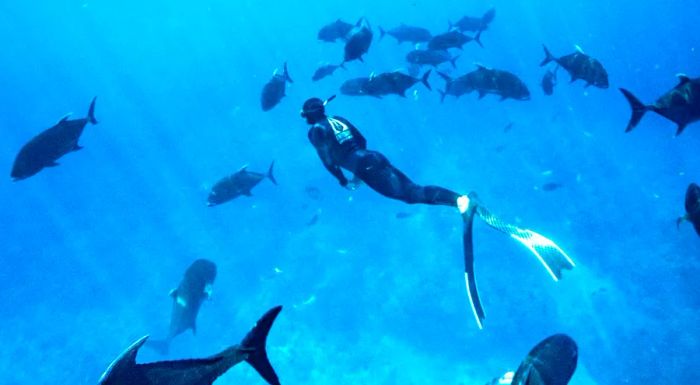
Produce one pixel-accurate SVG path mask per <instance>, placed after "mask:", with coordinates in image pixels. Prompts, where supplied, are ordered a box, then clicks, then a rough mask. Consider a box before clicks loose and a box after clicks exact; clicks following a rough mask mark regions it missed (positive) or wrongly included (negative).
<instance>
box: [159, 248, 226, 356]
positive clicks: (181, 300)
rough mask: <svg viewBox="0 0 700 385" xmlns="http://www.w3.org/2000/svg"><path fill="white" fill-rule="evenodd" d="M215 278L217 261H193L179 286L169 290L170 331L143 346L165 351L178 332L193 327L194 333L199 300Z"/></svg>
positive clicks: (209, 294)
mask: <svg viewBox="0 0 700 385" xmlns="http://www.w3.org/2000/svg"><path fill="white" fill-rule="evenodd" d="M214 279H216V264H214V262H211V261H208V260H206V259H198V260H196V261H194V262H193V263H192V264H191V265H190V267H188V268H187V270H186V271H185V276H184V277H183V278H182V281H181V282H180V285H179V286H178V287H177V288H176V289H173V290H171V291H170V297H172V299H173V309H172V312H171V315H170V331H169V332H168V336H167V337H166V338H165V339H164V340H150V341H148V343H147V344H146V346H148V347H151V348H153V349H155V350H156V351H158V352H159V353H160V354H167V353H168V350H169V348H170V341H171V340H172V339H173V338H175V336H177V335H178V334H181V333H183V332H185V331H186V330H188V329H192V333H193V334H196V333H197V315H198V314H199V309H200V307H201V306H202V303H203V302H204V301H205V300H207V299H209V298H210V297H211V293H212V288H211V287H212V285H213V284H214Z"/></svg>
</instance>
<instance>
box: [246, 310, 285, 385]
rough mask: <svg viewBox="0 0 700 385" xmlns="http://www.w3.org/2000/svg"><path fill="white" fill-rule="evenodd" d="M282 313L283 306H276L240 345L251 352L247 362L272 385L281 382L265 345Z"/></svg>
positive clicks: (278, 384)
mask: <svg viewBox="0 0 700 385" xmlns="http://www.w3.org/2000/svg"><path fill="white" fill-rule="evenodd" d="M280 311H282V306H275V307H273V308H272V309H270V310H268V311H267V313H265V314H264V315H263V316H262V317H261V318H260V319H259V320H258V322H257V323H256V324H255V326H253V329H251V330H250V332H248V334H247V335H246V336H245V338H243V341H241V344H240V346H241V349H243V350H249V351H250V354H249V355H248V357H247V358H246V362H247V363H248V364H250V366H252V367H253V369H255V371H256V372H258V374H260V376H261V377H262V378H263V379H264V380H265V381H267V383H268V384H270V385H280V380H279V378H278V377H277V373H275V369H274V368H273V367H272V364H271V363H270V360H269V359H268V358H267V351H266V349H265V345H266V343H267V335H268V333H269V332H270V328H271V327H272V324H273V323H274V322H275V318H277V315H278V314H279V313H280Z"/></svg>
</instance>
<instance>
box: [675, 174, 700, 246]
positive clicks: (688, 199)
mask: <svg viewBox="0 0 700 385" xmlns="http://www.w3.org/2000/svg"><path fill="white" fill-rule="evenodd" d="M683 221H688V222H690V223H692V224H693V227H694V228H695V232H696V233H698V235H699V236H700V186H698V185H697V184H695V183H691V184H690V185H688V189H687V190H686V192H685V215H683V216H682V217H680V218H678V220H677V221H676V227H680V225H681V223H683Z"/></svg>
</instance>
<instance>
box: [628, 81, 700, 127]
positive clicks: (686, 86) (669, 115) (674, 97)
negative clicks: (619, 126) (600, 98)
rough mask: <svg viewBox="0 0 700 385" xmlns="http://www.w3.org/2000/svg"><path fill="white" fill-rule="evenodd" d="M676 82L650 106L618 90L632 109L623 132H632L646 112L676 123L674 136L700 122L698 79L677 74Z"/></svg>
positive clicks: (699, 88)
mask: <svg viewBox="0 0 700 385" xmlns="http://www.w3.org/2000/svg"><path fill="white" fill-rule="evenodd" d="M678 80H679V82H678V84H677V85H676V86H675V87H673V88H672V89H671V90H670V91H668V92H666V93H665V94H663V95H661V97H660V98H658V99H657V100H656V102H654V104H652V105H644V104H643V103H642V102H640V101H639V99H637V98H636V97H635V96H634V95H632V93H631V92H629V91H627V90H626V89H624V88H620V91H622V94H623V95H625V97H626V98H627V101H628V102H629V103H630V106H631V107H632V118H630V121H629V123H628V124H627V128H626V129H625V132H630V131H632V129H633V128H634V127H636V126H637V124H638V123H639V121H640V120H642V117H643V116H644V113H646V112H647V111H654V112H656V113H657V114H659V115H661V116H663V117H664V118H666V119H668V120H670V121H672V122H674V123H676V125H677V126H678V128H677V129H676V135H680V134H681V133H682V132H683V130H684V129H685V127H686V126H687V125H688V124H690V123H693V122H697V121H698V120H700V78H695V79H691V78H689V77H688V76H686V75H683V74H679V75H678Z"/></svg>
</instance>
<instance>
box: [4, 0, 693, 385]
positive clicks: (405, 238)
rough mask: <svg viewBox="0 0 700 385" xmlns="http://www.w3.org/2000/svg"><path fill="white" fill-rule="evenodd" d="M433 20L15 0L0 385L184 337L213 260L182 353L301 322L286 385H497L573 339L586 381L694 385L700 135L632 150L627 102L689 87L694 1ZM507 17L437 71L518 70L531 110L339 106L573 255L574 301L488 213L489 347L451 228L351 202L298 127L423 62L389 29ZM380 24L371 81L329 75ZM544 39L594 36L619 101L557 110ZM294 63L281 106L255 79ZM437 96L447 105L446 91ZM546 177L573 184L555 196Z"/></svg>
mask: <svg viewBox="0 0 700 385" xmlns="http://www.w3.org/2000/svg"><path fill="white" fill-rule="evenodd" d="M439 3H440V6H439V7H438V6H436V2H434V1H428V0H412V1H394V0H392V1H377V0H372V1H369V0H354V1H342V2H333V1H318V0H311V1H304V2H299V1H284V2H283V1H279V2H262V1H253V0H237V1H224V0H216V1H213V0H201V1H190V2H184V1H162V0H159V1H133V0H122V1H118V2H117V1H113V2H105V1H96V0H77V1H69V0H54V1H32V2H29V1H4V2H0V47H2V50H1V51H0V92H1V94H0V98H1V103H0V116H1V118H0V119H1V122H2V123H1V127H2V136H3V140H2V141H0V166H1V167H0V168H2V169H4V170H6V178H5V181H4V182H2V183H0V210H1V213H2V225H1V228H2V232H0V244H2V245H3V247H2V249H3V252H2V264H0V304H1V306H0V343H1V346H2V349H0V383H3V384H6V385H20V384H28V383H31V384H94V383H96V382H97V380H98V378H99V376H100V374H101V373H102V371H103V370H104V368H106V366H107V365H108V364H109V362H110V361H111V360H112V359H113V358H114V357H115V356H116V355H117V354H118V353H119V352H120V351H121V350H122V349H124V348H125V347H126V346H128V345H129V344H130V343H131V342H132V341H133V340H135V339H136V338H138V337H140V336H142V335H144V334H151V335H153V336H154V337H162V336H163V335H165V333H166V331H167V323H168V319H169V313H170V306H171V300H170V298H169V297H168V296H167V294H168V291H169V290H170V289H171V288H173V287H175V286H176V285H177V283H178V282H179V280H180V279H181V277H182V274H183V273H184V270H185V269H186V268H187V266H188V265H189V264H190V263H191V262H192V261H194V260H195V259H197V258H207V259H210V260H212V261H214V262H216V264H217V265H218V272H219V273H218V276H217V281H216V282H215V283H214V295H213V298H212V301H210V302H207V303H205V304H204V306H203V308H202V310H201V313H200V316H199V319H198V333H197V335H196V336H194V337H193V336H192V334H191V333H189V332H188V333H185V334H184V335H182V336H180V337H178V338H176V339H175V340H174V342H173V346H172V352H171V356H170V358H182V357H199V356H206V355H209V354H212V353H214V352H217V351H219V350H220V349H223V348H224V347H226V346H228V345H230V344H233V343H237V342H238V341H239V339H240V338H241V337H243V335H244V334H245V332H246V331H247V330H248V329H249V327H250V326H251V325H252V323H253V322H254V321H255V320H256V319H257V318H258V317H259V316H260V315H262V313H263V312H264V311H265V310H267V309H268V308H270V307H272V306H274V305H277V304H282V305H284V306H285V309H284V310H283V311H282V313H281V314H280V317H279V319H278V321H277V323H276V325H275V326H274V328H273V330H272V332H271V335H270V339H269V341H268V343H269V355H270V359H271V361H272V363H273V365H274V366H275V368H276V369H277V372H278V374H279V376H280V379H281V381H282V383H283V384H315V385H323V384H365V385H372V384H400V383H401V384H417V383H422V384H426V383H435V384H465V385H471V384H483V383H485V382H487V381H488V380H490V379H491V378H493V377H495V376H499V375H501V374H502V373H503V372H504V371H506V370H508V369H510V370H514V369H515V368H516V366H517V365H518V363H519V361H520V360H521V359H522V358H523V357H524V356H525V354H526V353H527V351H528V350H529V349H530V348H531V347H532V346H534V344H535V343H537V342H538V341H539V340H541V339H543V338H544V337H546V336H548V335H551V334H554V333H557V332H563V333H568V334H570V335H571V336H573V337H574V338H575V339H576V340H577V342H578V343H579V349H580V359H579V368H578V370H577V372H576V374H575V375H574V378H573V380H572V382H571V383H572V384H574V385H582V384H621V383H637V384H648V383H659V384H677V383H683V382H687V383H690V382H691V381H695V378H696V376H697V375H696V374H695V368H696V366H697V357H698V356H700V329H698V325H699V324H700V309H699V308H700V284H699V283H698V280H697V276H698V273H700V262H699V258H698V257H699V256H700V239H698V236H697V235H696V234H695V233H694V231H693V230H692V227H691V226H690V225H688V224H685V225H683V226H681V228H680V230H677V229H676V227H675V224H674V221H675V219H676V218H677V217H678V216H679V215H681V214H682V212H683V197H684V194H685V189H686V187H687V185H688V184H689V183H690V182H692V181H695V182H700V173H699V172H698V170H700V157H699V156H698V143H700V125H699V124H695V125H691V126H689V127H688V128H687V129H686V131H685V133H683V135H681V136H679V137H675V138H674V137H673V133H674V132H675V126H674V124H673V123H671V122H669V121H667V120H665V119H663V118H661V117H659V116H657V115H654V114H649V115H648V116H645V117H644V119H643V120H642V122H641V123H640V125H639V126H638V127H637V128H636V129H635V130H634V131H633V132H631V133H628V134H625V133H624V128H625V125H626V124H627V121H628V119H629V116H630V110H629V106H628V104H627V102H626V101H625V99H624V98H623V97H622V95H621V94H620V93H619V92H618V91H617V87H625V88H628V89H630V90H631V91H632V92H633V93H635V95H637V96H638V97H639V98H640V99H641V100H643V101H644V102H647V103H650V102H652V101H653V100H655V99H656V97H658V96H659V95H661V94H662V93H663V92H665V91H666V90H668V89H670V88H671V87H673V86H674V85H675V84H676V82H677V80H676V78H675V76H674V75H675V74H676V73H679V72H684V73H687V74H688V75H689V76H691V77H697V76H699V75H700V66H699V65H698V63H700V34H698V33H697V15H699V14H700V3H698V2H697V1H689V0H686V1H670V2H658V1H657V2H654V1H646V2H645V1H642V2H639V1H631V0H620V1H590V0H589V1H574V0H569V1H564V2H563V1H552V0H546V1H539V2H532V1H529V0H508V1H506V0H502V1H492V2H489V3H482V2H466V3H465V2H463V1H455V0H449V1H441V2H439ZM535 4H536V5H535ZM491 6H495V7H496V18H495V20H494V22H493V23H492V25H491V27H490V29H489V30H487V31H486V32H484V34H483V36H482V41H483V43H484V46H485V48H483V49H482V48H479V47H478V46H477V45H475V44H473V43H472V44H469V45H467V46H466V47H465V49H464V51H463V52H461V53H460V55H461V57H460V59H459V60H458V68H457V69H456V70H453V69H451V68H450V67H449V65H448V66H446V67H442V68H443V69H444V70H445V71H447V72H449V73H452V74H454V75H460V74H463V73H466V72H468V71H471V70H472V69H473V68H474V66H473V63H474V62H479V63H483V64H485V65H487V66H492V67H496V68H499V69H504V70H509V71H511V72H514V73H516V74H518V75H519V76H520V77H521V78H522V79H523V80H524V81H525V82H526V83H527V84H528V86H529V88H530V91H531V93H532V96H533V97H532V100H530V101H525V102H519V101H513V100H508V101H504V102H499V101H498V99H497V98H496V97H494V96H488V97H486V98H484V99H482V100H478V99H477V97H476V95H475V94H472V95H466V96H464V97H462V98H460V99H457V100H455V99H454V98H451V97H448V98H447V99H446V100H445V102H444V103H442V104H441V103H440V98H439V95H438V94H437V92H428V91H427V90H426V89H424V88H423V87H422V86H421V85H420V84H418V85H417V86H416V88H415V90H416V93H415V94H414V93H413V91H410V93H411V95H410V96H409V97H408V98H406V99H402V98H398V97H386V98H384V99H382V100H378V99H375V98H351V97H344V96H339V97H338V99H337V100H336V101H334V102H333V103H332V104H330V105H329V110H330V112H331V113H337V114H339V115H342V116H345V117H346V118H348V119H350V120H351V121H352V122H353V123H355V124H356V125H357V127H358V128H359V129H360V130H361V131H362V132H363V134H364V136H365V137H366V138H367V140H368V144H369V147H370V148H372V149H377V150H381V151H382V152H383V153H385V154H386V155H387V157H388V158H389V159H390V160H391V161H392V162H393V163H394V164H395V165H396V166H397V167H399V168H401V169H402V170H403V171H405V173H406V174H407V175H409V176H410V177H411V178H413V179H414V180H415V181H416V182H419V183H424V184H439V185H444V186H445V187H449V188H452V189H455V190H457V191H461V192H468V191H471V190H474V191H477V192H478V193H479V195H480V197H481V198H482V200H483V201H485V202H486V203H487V205H488V207H489V208H490V209H491V210H492V211H493V212H494V213H497V214H499V215H500V216H502V217H503V218H504V219H507V220H509V221H512V222H514V223H517V224H519V225H521V226H524V227H527V228H531V229H534V230H536V231H538V232H541V233H542V234H544V235H546V236H549V237H551V238H552V239H554V240H555V241H556V242H557V243H558V244H559V245H561V247H562V248H564V249H565V250H566V251H567V252H568V253H569V255H570V256H571V257H572V258H573V259H574V260H575V262H576V263H577V268H576V269H575V270H573V271H571V272H566V273H565V276H564V279H563V280H561V281H560V282H557V283H555V282H553V281H552V280H551V279H550V278H549V277H548V275H547V273H546V272H545V270H544V269H543V268H542V267H541V266H540V265H539V263H538V262H537V260H536V259H535V258H534V257H533V256H532V255H531V254H529V252H528V251H527V250H526V249H525V248H523V247H522V246H520V245H518V244H516V243H515V242H514V241H512V240H511V239H509V238H508V237H507V236H504V235H503V234H500V233H497V232H495V231H493V230H491V229H490V228H488V227H487V226H485V225H483V223H480V222H477V224H476V228H475V234H474V235H475V242H476V270H477V278H478V282H479V288H480V292H481V295H482V297H483V301H484V306H485V308H486V312H487V318H486V323H485V329H484V330H481V331H480V330H478V329H477V327H476V325H475V323H474V320H473V316H472V314H471V310H470V309H469V303H468V301H467V298H466V293H465V289H464V282H463V273H462V271H463V270H462V269H463V265H462V257H461V255H462V250H461V222H460V219H459V216H458V214H457V213H456V210H454V209H450V208H445V207H429V206H409V205H406V204H403V203H401V202H396V201H390V200H388V199H386V198H384V197H382V196H380V195H379V194H377V193H375V192H373V191H371V190H370V189H369V188H367V187H366V186H364V187H362V188H361V189H360V190H358V191H356V192H349V191H347V190H344V189H342V188H341V187H340V186H338V184H337V182H336V181H335V179H334V178H333V177H332V176H331V175H330V174H328V173H327V172H326V170H325V169H324V168H323V167H322V166H321V163H320V161H319V160H318V158H317V155H316V153H315V151H314V149H313V148H312V146H311V145H310V144H309V143H308V141H307V138H306V129H307V126H306V125H305V124H304V122H303V120H301V119H300V118H299V113H298V111H299V108H300V106H301V104H302V103H303V101H304V100H305V99H306V98H308V97H311V96H318V97H328V96H330V95H331V94H333V93H336V92H338V87H339V85H340V84H341V83H342V81H343V80H345V79H347V78H350V77H357V76H366V75H368V74H370V73H371V72H373V71H374V72H381V71H387V70H393V69H396V68H402V67H405V62H404V56H405V54H406V53H407V52H409V51H410V50H411V49H412V47H411V46H410V45H409V44H404V45H402V46H399V45H397V44H396V42H395V40H394V39H393V38H390V37H386V38H384V39H383V40H381V41H380V40H379V39H378V37H379V36H378V35H379V33H378V28H377V26H379V25H381V26H383V27H385V28H391V27H394V26H396V25H398V24H399V23H401V22H405V23H408V24H413V25H420V26H424V27H426V28H429V29H431V30H432V31H434V32H435V33H437V32H442V31H445V30H446V29H447V25H448V20H452V21H455V20H457V19H458V18H459V17H461V16H463V15H465V14H471V15H480V14H481V13H483V12H484V11H486V10H487V9H488V8H490V7H491ZM361 16H365V17H367V19H368V20H369V21H370V23H371V24H372V26H373V27H374V30H375V40H374V42H373V44H372V47H371V48H370V51H369V54H368V55H367V56H366V60H365V63H364V64H363V63H359V62H352V63H348V64H347V68H348V69H347V71H343V70H342V69H340V70H338V72H336V74H335V76H334V77H332V78H328V79H324V80H322V81H320V82H317V83H313V82H311V80H310V79H311V75H312V74H313V72H314V70H315V69H316V68H317V67H318V66H319V64H320V63H322V62H333V63H337V62H339V61H340V60H341V59H342V45H341V44H328V43H322V42H320V41H318V40H316V33H317V31H318V29H319V28H320V27H321V26H322V25H324V24H326V23H328V22H331V21H333V20H335V19H336V18H338V17H342V18H343V19H345V20H348V21H355V20H357V19H358V18H359V17H361ZM543 43H545V44H547V46H548V47H549V49H550V50H551V51H552V52H553V53H554V54H555V55H564V54H568V53H571V52H573V50H574V45H576V44H578V45H579V46H580V47H582V48H583V49H584V50H585V51H586V53H588V54H590V55H591V56H593V57H596V58H597V59H599V60H600V61H601V62H602V63H603V65H604V66H605V67H606V69H607V71H608V73H609V75H610V83H611V87H610V89H607V90H601V89H597V88H592V87H591V88H587V89H586V88H584V87H583V84H582V82H580V81H579V82H576V83H574V84H568V79H567V76H566V74H565V72H563V71H560V72H559V80H560V83H559V85H558V86H557V87H556V89H555V94H554V95H553V96H551V97H546V96H544V95H543V93H542V91H541V89H540V87H539V81H540V79H541V76H542V75H543V73H544V69H543V68H540V67H539V66H538V64H539V62H540V61H541V60H542V58H543V57H544V54H543V51H542V44H543ZM285 61H287V62H288V63H289V71H290V75H291V76H292V78H293V79H294V80H295V83H294V84H292V85H290V86H289V87H288V89H287V97H286V98H284V99H283V100H282V102H281V104H280V105H278V106H277V107H276V108H275V109H273V110H272V111H270V112H268V113H263V112H262V111H261V108H260V91H261V89H262V86H263V85H264V84H265V82H267V80H268V79H269V78H270V76H271V75H272V72H273V70H274V69H275V68H280V69H281V67H282V64H283V63H284V62H285ZM431 82H432V84H433V88H434V89H436V88H437V89H441V88H442V87H443V82H442V80H441V79H439V77H438V76H436V75H435V74H433V75H432V76H431ZM95 95H97V96H98V99H97V106H96V116H97V119H98V120H99V121H100V124H99V125H96V126H88V127H87V128H86V130H85V132H84V134H83V137H82V139H81V144H82V145H83V146H84V147H85V148H84V149H83V150H81V151H79V152H76V153H71V154H68V155H66V156H65V157H64V158H62V159H61V160H60V161H59V163H60V164H61V165H60V166H59V167H55V168H51V169H46V170H44V171H42V172H41V173H39V174H38V175H36V176H34V177H32V178H29V179H27V180H23V181H20V182H14V183H13V182H11V181H10V178H9V172H10V169H11V166H12V162H13V161H14V157H15V155H16V153H17V151H18V150H19V149H20V148H21V146H22V145H23V144H24V143H25V142H26V141H27V140H29V139H30V138H31V137H32V136H34V135H36V134H37V133H38V132H40V131H41V130H43V129H45V128H47V127H49V126H51V125H53V124H54V123H55V122H57V121H58V119H60V118H61V117H62V116H63V115H64V114H65V113H66V112H69V111H73V112H74V116H75V117H82V116H84V115H85V113H86V112H87V108H88V104H89V102H90V100H91V98H92V97H93V96H95ZM509 123H513V126H512V129H511V130H510V131H508V132H504V127H505V126H506V125H508V124H509ZM272 160H276V170H275V173H276V178H277V180H278V181H279V186H274V185H272V184H271V183H270V182H269V181H263V182H262V183H261V184H260V185H259V186H258V187H257V188H256V189H255V190H254V191H253V194H254V196H253V197H252V198H248V197H242V198H239V199H237V200H235V201H233V202H230V203H227V204H225V205H222V206H218V207H214V208H207V207H206V205H205V202H206V196H207V193H208V191H209V190H208V189H209V187H211V186H212V185H213V184H214V183H215V182H216V181H217V180H218V179H219V178H221V177H223V176H225V175H227V174H230V173H232V172H234V171H236V170H237V169H238V168H239V167H240V166H242V165H244V164H249V168H250V169H251V170H255V171H261V172H262V171H265V170H266V169H267V167H268V165H269V163H270V162H271V161H272ZM548 182H556V183H560V184H562V185H563V187H562V188H560V189H558V190H555V191H543V190H542V189H541V188H540V186H541V185H543V184H544V183H548ZM308 187H315V188H317V189H318V190H319V191H320V196H319V197H315V196H311V195H310V194H308V193H307V192H306V190H307V188H308ZM397 213H408V214H411V216H409V217H408V218H405V219H398V218H396V214H397ZM314 215H318V222H317V223H316V224H315V225H313V226H307V223H308V222H309V221H310V220H311V219H312V217H314ZM275 268H277V269H279V270H281V272H275ZM161 358H162V357H159V356H157V355H156V354H154V353H153V352H151V351H147V350H144V351H143V352H142V353H141V355H140V356H139V360H140V361H142V362H145V361H150V360H156V359H161ZM244 383H245V384H263V380H262V379H261V378H259V376H258V375H257V373H255V372H254V371H253V370H251V369H250V368H249V367H248V366H246V365H245V364H244V365H241V366H239V367H236V368H234V369H233V370H231V371H230V372H228V373H227V374H226V375H225V376H224V377H222V378H221V379H220V380H219V381H218V382H217V384H244Z"/></svg>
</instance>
